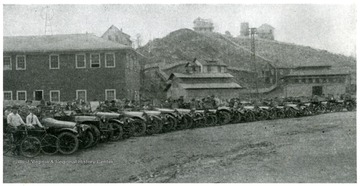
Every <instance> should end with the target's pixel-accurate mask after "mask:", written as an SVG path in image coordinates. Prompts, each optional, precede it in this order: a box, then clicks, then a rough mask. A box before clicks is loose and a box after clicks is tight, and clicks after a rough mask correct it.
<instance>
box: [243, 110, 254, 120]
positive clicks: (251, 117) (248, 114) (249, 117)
mask: <svg viewBox="0 0 360 186" xmlns="http://www.w3.org/2000/svg"><path fill="white" fill-rule="evenodd" d="M255 120H256V118H255V113H254V112H253V111H248V112H246V113H245V121H246V122H252V121H255Z"/></svg>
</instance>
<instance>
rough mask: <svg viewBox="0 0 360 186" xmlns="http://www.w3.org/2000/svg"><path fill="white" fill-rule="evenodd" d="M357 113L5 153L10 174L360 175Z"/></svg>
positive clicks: (102, 177) (80, 178) (259, 178)
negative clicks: (28, 154) (57, 151)
mask: <svg viewBox="0 0 360 186" xmlns="http://www.w3.org/2000/svg"><path fill="white" fill-rule="evenodd" d="M355 117H356V113H355V112H344V113H331V114H323V115H318V116H312V117H304V118H294V119H282V120H273V121H261V122H252V123H241V124H233V125H226V126H217V127H210V128H199V129H192V130H184V131H176V132H172V133H167V134H160V135H156V136H146V137H139V138H132V139H128V140H126V141H121V142H114V143H106V144H100V145H99V146H97V147H96V148H93V149H88V150H81V151H79V152H78V153H76V154H74V155H71V156H62V155H55V156H44V155H42V156H39V157H36V158H34V159H26V158H22V157H4V173H3V174H4V175H3V178H4V182H17V183H24V182H25V183H27V182H32V183H39V182H52V183H68V182H76V183H77V182H83V183H89V182H95V183H98V182H120V183H122V182H146V183H149V182H181V183H188V182H205V183H208V182H211V183H218V182H222V183H224V182H242V183H244V182H296V183H300V182H323V183H328V182H337V183H338V182H350V183H354V182H356V181H357V180H356V119H355Z"/></svg>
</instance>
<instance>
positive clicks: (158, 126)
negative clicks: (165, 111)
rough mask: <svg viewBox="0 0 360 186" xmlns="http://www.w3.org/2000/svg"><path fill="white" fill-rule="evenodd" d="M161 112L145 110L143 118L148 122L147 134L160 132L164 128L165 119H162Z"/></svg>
mask: <svg viewBox="0 0 360 186" xmlns="http://www.w3.org/2000/svg"><path fill="white" fill-rule="evenodd" d="M160 115H161V112H159V111H152V110H144V111H143V115H142V116H143V118H144V119H145V122H146V134H148V135H153V134H159V133H160V132H161V130H162V128H163V121H162V119H161V116H160Z"/></svg>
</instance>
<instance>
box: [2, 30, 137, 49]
mask: <svg viewBox="0 0 360 186" xmlns="http://www.w3.org/2000/svg"><path fill="white" fill-rule="evenodd" d="M120 49H131V47H128V46H125V45H122V44H119V43H115V42H111V41H108V40H106V39H102V38H100V37H97V36H95V35H93V34H64V35H43V36H4V50H3V51H4V52H61V51H87V50H120Z"/></svg>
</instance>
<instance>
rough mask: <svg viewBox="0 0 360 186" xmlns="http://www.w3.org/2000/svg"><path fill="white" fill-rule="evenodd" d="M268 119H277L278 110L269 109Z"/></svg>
mask: <svg viewBox="0 0 360 186" xmlns="http://www.w3.org/2000/svg"><path fill="white" fill-rule="evenodd" d="M267 119H269V120H273V119H276V111H275V110H270V111H269V117H268V118H267Z"/></svg>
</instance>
